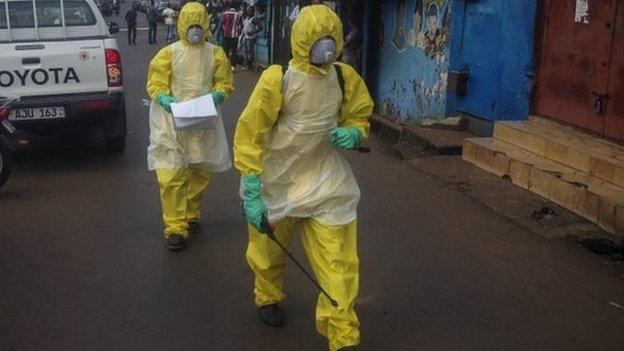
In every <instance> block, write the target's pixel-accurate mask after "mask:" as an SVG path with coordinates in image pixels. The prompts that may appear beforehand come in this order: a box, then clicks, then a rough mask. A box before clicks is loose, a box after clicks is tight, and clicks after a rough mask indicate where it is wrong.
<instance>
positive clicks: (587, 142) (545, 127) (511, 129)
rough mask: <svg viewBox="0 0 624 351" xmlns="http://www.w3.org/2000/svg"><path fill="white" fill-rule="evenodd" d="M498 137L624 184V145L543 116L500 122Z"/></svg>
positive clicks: (615, 182) (603, 178) (496, 131)
mask: <svg viewBox="0 0 624 351" xmlns="http://www.w3.org/2000/svg"><path fill="white" fill-rule="evenodd" d="M494 137H495V138H497V139H499V140H502V141H504V142H506V143H509V144H512V145H515V146H518V147H520V148H522V149H524V150H527V151H530V152H532V153H535V154H536V155H539V156H542V157H545V158H547V159H549V160H552V161H555V162H558V163H561V164H564V165H566V166H569V167H571V168H574V169H577V170H579V171H583V172H586V173H589V174H592V175H594V176H595V177H596V178H599V179H602V180H606V181H608V182H610V183H612V184H615V185H618V186H620V187H624V146H622V145H619V144H615V143H612V142H610V141H607V140H604V139H601V138H599V137H596V136H593V135H591V134H588V133H585V132H583V131H580V130H577V129H574V128H572V127H569V126H564V125H561V124H558V123H555V122H552V121H548V120H545V119H543V118H537V117H532V118H531V119H529V120H528V121H520V122H498V123H496V126H495V128H494Z"/></svg>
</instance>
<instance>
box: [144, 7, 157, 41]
mask: <svg viewBox="0 0 624 351" xmlns="http://www.w3.org/2000/svg"><path fill="white" fill-rule="evenodd" d="M146 14H147V25H148V26H149V32H148V40H149V43H150V45H151V44H156V31H157V29H158V9H156V5H154V0H150V5H149V7H148V8H147V13H146Z"/></svg>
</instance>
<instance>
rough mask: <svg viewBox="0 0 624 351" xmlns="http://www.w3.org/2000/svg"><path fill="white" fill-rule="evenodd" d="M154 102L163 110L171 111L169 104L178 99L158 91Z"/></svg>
mask: <svg viewBox="0 0 624 351" xmlns="http://www.w3.org/2000/svg"><path fill="white" fill-rule="evenodd" d="M156 102H157V103H158V104H159V105H160V106H162V107H163V108H164V109H165V110H167V112H171V104H173V103H174V102H178V99H176V97H175V96H172V95H169V94H165V93H160V94H158V96H156Z"/></svg>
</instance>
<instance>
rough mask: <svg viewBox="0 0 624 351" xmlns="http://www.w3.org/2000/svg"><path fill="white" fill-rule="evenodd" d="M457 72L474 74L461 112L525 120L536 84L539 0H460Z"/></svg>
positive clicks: (460, 99)
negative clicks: (534, 57)
mask: <svg viewBox="0 0 624 351" xmlns="http://www.w3.org/2000/svg"><path fill="white" fill-rule="evenodd" d="M453 11H454V12H453V13H455V16H453V17H454V19H453V34H452V36H451V71H465V72H467V73H468V87H467V90H466V94H465V95H464V96H457V95H453V94H449V106H451V108H453V107H454V108H455V110H456V111H459V112H463V113H467V114H470V115H473V116H477V117H481V118H484V119H488V120H518V119H525V118H526V117H527V116H528V113H529V105H530V98H531V90H532V87H533V70H534V64H533V56H534V50H533V46H534V45H533V44H534V27H535V11H536V0H524V1H514V0H481V1H465V0H455V3H454V9H453Z"/></svg>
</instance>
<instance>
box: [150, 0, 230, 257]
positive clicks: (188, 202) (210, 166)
mask: <svg viewBox="0 0 624 351" xmlns="http://www.w3.org/2000/svg"><path fill="white" fill-rule="evenodd" d="M208 23H209V14H208V13H207V12H206V9H205V8H204V6H202V5H201V4H199V3H197V2H190V3H188V4H186V5H184V7H183V8H182V10H181V12H180V16H179V20H178V36H179V38H180V40H179V41H177V42H175V43H173V44H171V45H169V46H167V47H165V48H163V49H162V50H160V51H159V52H158V54H156V56H155V57H154V58H153V59H152V61H151V62H150V64H149V72H148V80H147V92H148V94H149V96H150V98H151V99H152V104H151V107H150V145H149V148H148V167H149V169H150V170H155V171H156V177H157V180H158V184H159V186H160V200H161V204H162V217H163V222H164V225H165V237H166V243H167V247H168V248H169V249H170V250H180V249H182V248H184V246H185V243H186V241H187V239H188V237H189V234H192V233H196V232H199V222H198V221H199V218H200V211H199V209H200V203H201V198H202V194H203V192H204V190H205V189H206V187H207V186H208V184H209V183H210V178H211V174H212V173H213V172H224V171H226V170H228V169H229V168H231V157H230V154H229V151H228V150H229V149H228V142H227V138H226V135H225V130H224V127H223V121H222V120H221V118H220V117H219V118H217V119H215V120H214V123H211V124H209V125H204V126H203V127H200V128H196V129H190V130H179V129H180V128H178V127H177V126H176V125H175V124H174V118H173V116H172V114H171V104H172V103H175V102H179V101H186V100H189V99H193V98H197V97H200V96H202V95H204V94H212V97H213V99H214V102H215V104H217V105H218V104H221V103H223V102H224V101H225V99H226V98H227V96H228V94H230V93H231V92H232V90H233V85H234V79H233V76H232V72H231V69H230V63H229V61H228V59H227V56H226V55H225V52H224V51H223V49H222V48H221V47H219V46H216V45H214V44H211V43H210V42H208V41H207V38H209V35H210V32H209V30H208Z"/></svg>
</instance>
